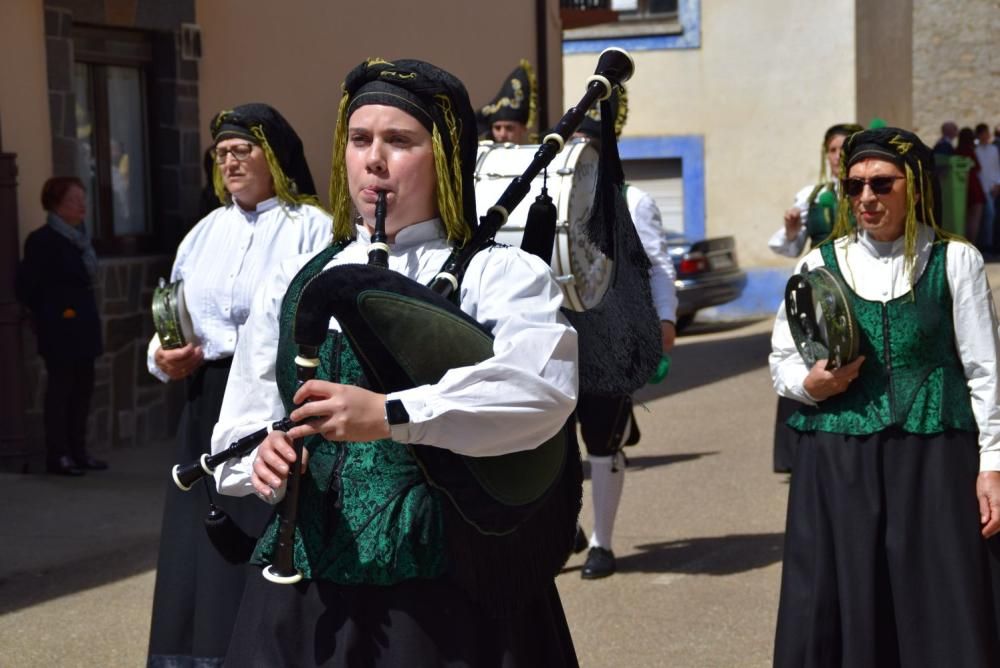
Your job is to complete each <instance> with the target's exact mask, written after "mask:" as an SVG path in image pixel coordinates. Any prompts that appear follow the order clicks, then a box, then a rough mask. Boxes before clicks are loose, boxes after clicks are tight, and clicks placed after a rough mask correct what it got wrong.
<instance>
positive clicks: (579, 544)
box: [573, 525, 589, 554]
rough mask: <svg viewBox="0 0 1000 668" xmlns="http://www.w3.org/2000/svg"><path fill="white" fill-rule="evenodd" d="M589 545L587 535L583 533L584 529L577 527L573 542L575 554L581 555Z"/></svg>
mask: <svg viewBox="0 0 1000 668" xmlns="http://www.w3.org/2000/svg"><path fill="white" fill-rule="evenodd" d="M587 545H589V542H588V541H587V534H585V533H583V529H582V528H581V527H580V526H579V525H577V527H576V538H575V539H574V540H573V554H580V553H581V552H583V551H584V550H586V549H587Z"/></svg>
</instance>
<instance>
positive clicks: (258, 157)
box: [147, 104, 333, 666]
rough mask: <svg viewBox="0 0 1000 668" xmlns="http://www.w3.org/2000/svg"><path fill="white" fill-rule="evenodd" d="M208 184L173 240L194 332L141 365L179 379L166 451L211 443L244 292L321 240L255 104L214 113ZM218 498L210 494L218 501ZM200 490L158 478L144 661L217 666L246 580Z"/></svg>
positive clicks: (317, 220)
mask: <svg viewBox="0 0 1000 668" xmlns="http://www.w3.org/2000/svg"><path fill="white" fill-rule="evenodd" d="M211 131H212V139H213V141H214V142H215V145H214V148H213V154H214V158H215V168H214V169H213V182H214V186H215V193H216V195H217V196H218V198H219V201H220V203H221V206H220V207H219V208H217V209H215V210H214V211H213V212H211V213H210V214H208V215H207V216H205V218H204V219H202V220H201V221H200V222H199V223H198V224H197V225H196V226H195V227H194V228H193V229H192V230H191V231H190V232H189V233H188V234H187V236H186V237H185V238H184V240H183V241H182V242H181V244H180V246H179V247H178V249H177V256H176V258H175V260H174V265H173V271H172V272H171V275H170V280H171V282H173V281H180V280H182V281H184V288H183V290H184V296H185V301H186V304H187V309H188V311H189V312H190V315H191V322H192V326H193V330H194V337H195V339H196V341H194V342H190V343H188V344H187V345H186V346H184V347H183V348H177V349H173V350H165V349H163V348H162V347H161V346H160V341H159V338H158V337H156V336H154V337H153V340H152V341H151V342H150V344H149V350H148V356H147V365H148V367H149V372H150V373H151V374H153V375H154V376H156V377H157V378H158V379H160V380H161V381H163V382H168V381H178V380H184V381H185V383H186V402H185V405H184V408H183V412H182V414H181V420H180V424H179V426H178V431H177V444H178V445H177V447H178V450H177V455H176V457H175V459H174V461H178V462H186V461H194V460H197V459H198V458H199V457H200V456H201V455H202V454H203V453H207V452H209V449H210V441H211V435H212V427H213V426H214V425H215V422H216V420H217V419H218V416H219V410H220V408H221V405H222V396H223V393H224V390H225V387H226V380H227V378H228V376H229V368H230V362H231V360H232V355H233V351H234V350H235V348H236V342H237V340H238V338H239V336H240V333H241V331H242V328H243V325H244V323H245V322H246V320H247V316H248V315H249V311H250V303H251V299H252V297H253V293H254V290H255V288H256V286H257V285H259V284H260V282H261V280H262V279H263V277H264V275H265V273H266V271H268V270H269V269H271V268H273V267H274V266H276V265H277V264H278V263H279V262H280V261H281V260H282V259H284V258H287V257H291V256H294V255H298V254H300V253H306V252H312V251H318V250H320V249H322V248H323V247H325V246H327V245H328V244H329V243H330V240H331V239H332V235H333V226H332V221H331V219H330V216H329V215H328V214H327V213H326V212H325V211H323V210H322V209H321V208H320V207H319V202H318V200H317V199H316V188H315V186H314V185H313V180H312V176H311V174H310V172H309V166H308V164H307V163H306V160H305V154H304V152H303V149H302V142H301V140H300V139H299V137H298V135H297V134H296V133H295V130H294V129H292V127H291V125H289V124H288V122H287V121H286V120H285V119H284V118H283V117H282V116H281V114H279V113H278V112H277V110H275V109H273V108H272V107H269V106H267V105H265V104H246V105H242V106H239V107H236V108H234V109H232V110H225V111H221V112H219V113H218V114H217V115H216V116H215V118H214V119H213V120H212V123H211ZM216 501H218V499H216ZM218 505H220V506H222V507H223V508H224V510H225V512H226V513H228V514H229V516H230V517H232V518H233V519H234V520H235V521H236V523H237V524H238V525H239V526H240V527H241V528H242V529H243V530H244V531H246V532H247V533H249V534H251V535H253V536H256V535H259V533H260V531H261V530H262V528H263V526H264V524H265V522H266V521H267V516H268V513H267V511H266V509H262V508H261V507H260V506H261V504H259V503H256V504H255V503H253V502H251V501H247V500H244V499H226V500H225V501H223V502H222V503H219V504H218ZM206 512H207V505H206V503H205V497H204V495H203V492H202V491H201V490H192V491H191V492H189V493H186V494H185V493H183V492H181V491H180V490H178V489H177V488H176V487H175V486H174V485H173V483H169V484H168V487H167V497H166V503H165V507H164V515H163V528H162V530H161V538H160V557H159V562H158V565H157V577H156V590H155V594H154V601H153V620H152V630H151V633H150V643H149V665H151V666H160V665H164V666H166V665H216V664H217V663H218V664H221V658H222V657H223V656H225V654H226V648H227V646H228V643H229V636H230V633H231V631H232V626H233V621H234V619H235V616H236V610H237V608H238V607H239V602H240V597H241V595H242V592H243V583H244V581H245V568H246V567H245V566H242V565H241V566H233V565H231V564H229V563H227V562H226V561H225V560H224V559H223V558H222V556H220V555H219V554H218V553H217V552H216V550H215V548H214V547H213V546H212V544H211V543H210V542H209V540H208V538H207V535H206V532H205V529H204V526H203V519H204V516H205V514H206Z"/></svg>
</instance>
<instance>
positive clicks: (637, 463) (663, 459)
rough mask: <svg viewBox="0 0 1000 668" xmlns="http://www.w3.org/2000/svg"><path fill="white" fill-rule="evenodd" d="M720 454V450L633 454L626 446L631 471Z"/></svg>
mask: <svg viewBox="0 0 1000 668" xmlns="http://www.w3.org/2000/svg"><path fill="white" fill-rule="evenodd" d="M717 454H719V451H718V450H712V451H711V452H682V453H675V454H670V455H633V454H632V452H631V451H630V449H628V448H626V450H625V456H626V457H628V468H629V470H630V471H633V470H634V471H642V470H644V469H651V468H654V467H656V466H670V465H671V464H680V463H682V462H690V461H694V460H696V459H701V458H702V457H711V456H713V455H717Z"/></svg>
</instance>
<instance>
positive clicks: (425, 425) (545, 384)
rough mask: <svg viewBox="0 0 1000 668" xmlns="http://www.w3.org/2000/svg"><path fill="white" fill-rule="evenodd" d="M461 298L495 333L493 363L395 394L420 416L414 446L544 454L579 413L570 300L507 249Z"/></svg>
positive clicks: (474, 265)
mask: <svg viewBox="0 0 1000 668" xmlns="http://www.w3.org/2000/svg"><path fill="white" fill-rule="evenodd" d="M460 292H461V307H462V309H463V310H464V311H465V312H466V313H468V314H469V315H470V316H472V317H473V318H475V319H476V320H477V321H478V322H480V323H482V324H484V325H485V326H486V327H487V328H488V329H489V330H490V332H492V334H493V336H494V341H493V356H492V357H490V358H489V359H487V360H485V361H483V362H481V363H479V364H476V365H474V366H466V367H459V368H455V369H451V370H450V371H448V372H447V373H445V375H444V376H443V377H442V378H441V380H440V381H439V382H438V383H436V384H433V385H423V386H420V387H416V388H412V389H409V390H405V391H402V392H396V393H392V394H390V395H389V398H390V399H399V400H401V401H402V402H403V406H404V407H405V408H406V410H407V412H408V413H409V415H410V423H409V436H408V438H407V439H406V440H407V441H408V442H410V443H422V444H425V445H432V446H437V447H441V448H446V449H448V450H451V451H453V452H458V453H461V454H465V455H471V456H490V455H499V454H504V453H508V452H515V451H518V450H528V449H531V448H534V447H536V446H538V445H539V444H541V443H543V442H545V441H546V440H547V439H549V438H550V437H552V436H553V435H555V434H556V433H557V432H558V431H559V430H560V429H561V428H562V427H563V424H564V423H565V421H566V418H567V417H569V414H570V413H571V412H572V410H573V408H574V407H575V405H576V398H577V373H578V364H577V336H576V331H575V330H574V329H573V328H572V327H571V326H570V324H569V323H568V322H567V321H566V319H565V318H564V316H563V315H562V314H561V313H560V311H559V308H560V306H561V305H562V301H563V297H562V292H561V290H560V289H559V286H558V285H557V284H556V281H555V278H554V276H553V275H552V271H551V269H550V268H549V267H548V266H547V265H545V263H544V262H542V261H541V260H539V259H538V258H536V257H534V256H532V255H529V254H527V253H523V252H521V251H520V250H518V249H515V248H506V247H502V248H492V249H489V250H486V251H483V252H480V253H479V254H478V255H476V257H475V258H473V260H472V262H471V263H470V266H469V269H468V271H467V273H466V276H465V279H464V280H463V282H462V288H461V291H460Z"/></svg>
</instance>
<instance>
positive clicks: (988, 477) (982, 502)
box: [976, 471, 1000, 538]
mask: <svg viewBox="0 0 1000 668" xmlns="http://www.w3.org/2000/svg"><path fill="white" fill-rule="evenodd" d="M976 496H977V497H978V498H979V523H980V524H982V525H983V528H982V533H983V538H989V537H990V536H993V535H994V534H996V533H997V532H998V531H1000V471H981V472H980V473H979V477H977V478H976Z"/></svg>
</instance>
